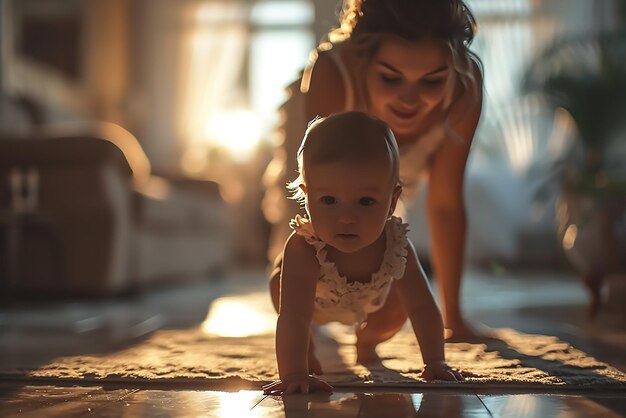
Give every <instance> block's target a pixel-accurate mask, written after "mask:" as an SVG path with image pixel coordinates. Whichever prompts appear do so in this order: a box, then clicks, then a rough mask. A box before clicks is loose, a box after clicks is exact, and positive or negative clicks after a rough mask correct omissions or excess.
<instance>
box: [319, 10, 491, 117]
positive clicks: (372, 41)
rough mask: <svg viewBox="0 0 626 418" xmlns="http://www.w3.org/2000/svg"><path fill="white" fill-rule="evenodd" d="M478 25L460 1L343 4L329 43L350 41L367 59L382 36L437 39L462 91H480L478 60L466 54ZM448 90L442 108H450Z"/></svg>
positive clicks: (451, 99)
mask: <svg viewBox="0 0 626 418" xmlns="http://www.w3.org/2000/svg"><path fill="white" fill-rule="evenodd" d="M476 30H477V25H476V20H475V19H474V15H473V14H472V12H471V11H470V10H469V8H468V7H467V5H466V4H465V2H464V1H463V0H344V2H343V7H342V10H341V12H340V27H339V28H337V29H335V30H333V31H331V32H330V33H329V34H328V38H329V40H330V41H331V42H337V41H341V40H344V39H347V38H350V40H351V42H352V43H353V44H354V45H355V46H356V48H357V51H358V52H359V53H360V54H362V55H365V56H366V57H368V58H370V57H371V56H373V55H374V53H375V52H376V50H377V48H378V47H379V46H380V43H381V41H382V40H383V39H384V37H385V36H388V35H395V36H398V37H401V38H404V39H406V40H409V41H419V40H424V39H437V40H441V41H443V42H444V43H445V44H446V45H447V46H448V48H449V50H450V57H451V64H452V67H453V69H454V71H453V73H456V75H457V76H458V77H459V81H460V83H461V85H462V86H463V88H464V89H465V90H472V89H477V88H479V83H478V80H476V77H475V76H474V71H473V68H472V67H473V63H476V64H478V65H479V66H480V67H481V69H482V63H481V61H480V59H479V58H478V57H477V56H476V55H475V54H474V53H473V52H471V51H470V50H469V46H470V44H471V43H472V41H473V39H474V34H475V33H476ZM451 90H452V89H448V92H449V94H448V95H447V97H446V101H445V103H444V106H445V107H446V108H449V107H450V106H451V105H452V101H453V98H452V96H451V95H452V91H451Z"/></svg>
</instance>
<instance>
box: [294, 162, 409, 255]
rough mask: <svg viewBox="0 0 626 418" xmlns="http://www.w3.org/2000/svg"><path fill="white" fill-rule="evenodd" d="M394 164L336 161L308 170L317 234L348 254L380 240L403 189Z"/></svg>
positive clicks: (310, 210)
mask: <svg viewBox="0 0 626 418" xmlns="http://www.w3.org/2000/svg"><path fill="white" fill-rule="evenodd" d="M390 164H391V163H390V162H385V161H381V160H376V161H372V162H345V161H342V162H333V163H323V164H319V163H316V164H309V165H308V166H307V167H306V169H305V178H306V194H307V211H308V213H309V217H310V219H311V223H312V226H313V229H314V230H315V233H316V235H317V236H318V238H320V239H321V240H322V241H324V242H325V243H326V244H328V245H330V246H332V247H334V248H336V249H337V250H339V251H341V252H345V253H354V252H357V251H359V250H361V249H363V248H365V247H367V246H369V245H371V244H373V243H374V242H375V241H376V240H377V239H378V238H380V236H381V234H382V232H383V230H384V227H385V221H386V220H387V218H388V217H389V215H390V214H391V213H390V211H391V210H392V205H393V208H395V201H396V200H397V198H398V195H399V190H398V191H396V184H394V182H392V179H391V166H390Z"/></svg>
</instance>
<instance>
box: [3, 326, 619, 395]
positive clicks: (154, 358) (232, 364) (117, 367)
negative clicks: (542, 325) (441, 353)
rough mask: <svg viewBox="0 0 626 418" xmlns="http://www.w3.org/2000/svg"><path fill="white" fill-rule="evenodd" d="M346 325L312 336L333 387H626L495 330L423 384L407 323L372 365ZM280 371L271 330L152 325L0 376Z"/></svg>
mask: <svg viewBox="0 0 626 418" xmlns="http://www.w3.org/2000/svg"><path fill="white" fill-rule="evenodd" d="M349 331H350V330H349V328H348V327H343V326H341V325H337V326H335V325H332V326H329V327H325V328H324V329H323V330H322V331H321V332H318V334H317V335H316V336H315V338H316V341H317V349H318V351H317V353H318V356H319V357H320V360H321V361H322V365H323V367H324V371H325V374H324V375H323V376H321V378H322V379H324V380H326V381H328V382H329V383H331V384H332V385H333V386H335V387H337V388H340V387H351V388H366V387H369V388H373V387H385V388H389V387H411V388H419V387H434V386H436V387H441V386H443V387H449V386H455V387H458V386H460V385H462V386H464V387H480V388H487V387H498V388H525V389H533V388H535V389H541V390H544V391H545V390H550V389H558V390H563V389H607V388H610V389H626V375H625V374H624V373H622V372H620V371H619V370H617V369H615V368H614V367H611V366H610V365H608V364H605V363H602V362H600V361H597V360H596V359H594V358H592V357H590V356H589V355H587V354H585V353H584V352H582V351H580V350H577V349H576V348H574V347H572V346H571V345H570V344H568V343H567V342H564V341H560V340H559V339H557V338H555V337H552V336H546V335H529V334H523V333H520V332H517V331H515V330H512V329H499V330H496V331H495V332H494V337H495V338H494V339H491V340H489V341H488V342H486V343H479V344H469V343H447V344H446V358H447V360H448V363H449V364H450V365H451V366H453V367H455V368H457V369H459V370H461V371H462V372H463V373H464V375H465V376H466V380H465V381H464V382H460V383H453V382H439V381H435V382H430V383H427V382H425V381H423V380H422V379H421V377H420V373H421V369H422V366H423V363H422V361H421V355H420V351H419V347H418V345H417V343H416V341H415V337H414V335H413V334H412V332H411V331H410V328H409V327H406V328H405V329H403V330H402V331H401V332H400V333H398V334H397V335H396V336H395V337H394V338H392V339H391V340H390V341H388V342H386V343H384V344H381V345H380V346H379V349H378V352H379V354H380V356H381V358H382V359H383V364H382V365H380V366H378V367H372V368H365V367H363V366H360V365H355V362H354V360H355V358H356V353H355V350H354V346H353V345H352V343H353V339H354V336H353V334H352V333H351V332H349ZM277 377H278V376H277V370H276V360H275V355H274V336H273V335H272V334H271V333H266V334H264V335H255V336H248V337H243V338H233V337H228V338H227V337H216V336H210V335H207V334H206V333H205V332H203V331H202V329H201V328H200V327H198V328H194V329H187V330H161V331H157V332H155V333H153V334H152V335H150V336H149V337H148V338H147V339H145V340H143V341H141V342H137V343H136V344H135V345H133V346H131V347H128V348H125V349H122V350H120V351H116V352H111V353H107V354H105V355H80V356H69V357H62V358H57V359H54V360H52V361H50V362H49V363H47V364H44V365H38V366H36V367H29V366H28V365H13V366H11V367H7V366H2V367H0V378H3V379H12V380H16V379H17V380H26V379H28V380H29V381H32V380H46V381H48V380H55V381H57V383H58V382H59V381H66V382H77V383H87V382H99V383H105V382H133V383H152V384H159V383H163V382H165V383H169V384H172V383H176V382H179V383H181V384H187V385H193V386H198V387H201V388H211V387H213V388H215V387H221V388H224V385H226V386H229V385H230V386H231V387H232V386H233V385H234V386H236V387H238V388H248V389H259V388H260V387H261V386H262V385H263V384H265V383H267V382H270V381H273V380H275V379H277Z"/></svg>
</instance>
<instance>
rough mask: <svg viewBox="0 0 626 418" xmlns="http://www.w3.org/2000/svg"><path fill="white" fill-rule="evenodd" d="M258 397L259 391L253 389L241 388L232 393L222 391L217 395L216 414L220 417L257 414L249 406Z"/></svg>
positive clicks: (233, 417)
mask: <svg viewBox="0 0 626 418" xmlns="http://www.w3.org/2000/svg"><path fill="white" fill-rule="evenodd" d="M258 397H259V392H258V391H253V390H241V391H239V392H234V393H231V392H222V393H221V394H220V397H219V406H218V408H217V415H216V416H218V417H222V418H240V417H252V416H259V415H257V414H256V413H255V411H254V410H251V408H250V406H251V405H254V403H255V401H257V398H258Z"/></svg>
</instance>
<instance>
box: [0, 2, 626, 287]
mask: <svg viewBox="0 0 626 418" xmlns="http://www.w3.org/2000/svg"><path fill="white" fill-rule="evenodd" d="M467 3H468V5H469V6H470V8H471V9H472V10H473V12H474V13H475V15H476V17H477V20H478V23H479V27H478V35H477V38H476V39H475V42H474V43H473V45H472V49H473V50H474V51H475V52H476V53H477V54H478V55H479V56H480V57H481V59H482V61H483V64H484V74H485V76H484V78H485V105H484V112H483V116H482V120H481V123H480V126H479V129H478V132H477V135H476V139H475V142H474V144H473V150H472V153H471V157H470V162H469V165H468V175H467V180H466V193H467V205H468V215H469V224H470V231H469V236H468V247H467V263H468V264H470V265H474V266H482V267H487V268H491V269H494V268H496V269H498V268H505V269H508V268H528V269H533V268H549V269H556V270H568V269H569V270H571V271H575V272H576V274H580V275H581V277H584V278H586V279H585V280H587V281H588V282H590V283H596V282H598V281H599V279H598V280H596V279H597V277H604V276H606V275H607V274H609V273H611V274H612V273H615V272H620V271H624V270H623V267H624V266H623V263H624V261H623V259H624V257H623V256H624V255H625V254H626V251H625V250H624V248H625V244H624V242H625V240H626V232H625V228H626V227H625V225H626V221H625V217H624V200H625V197H626V188H625V187H624V184H625V181H626V168H625V167H626V164H624V161H626V123H625V118H624V115H626V106H624V103H625V97H626V88H625V81H626V68H625V65H626V64H625V63H626V58H625V57H626V38H625V32H624V27H625V25H624V23H625V21H626V2H625V1H623V0H594V1H589V0H468V2H467ZM338 8H339V5H338V2H337V1H336V0H245V1H244V0H241V1H238V0H227V1H225V0H224V1H218V0H178V1H171V0H0V33H1V37H0V39H1V45H0V46H1V51H0V52H1V55H0V56H1V64H0V111H1V114H0V166H1V167H0V174H1V181H2V186H1V188H0V191H1V194H0V197H1V199H2V200H1V201H0V211H1V213H2V217H1V218H0V222H1V224H0V227H1V228H2V229H1V230H2V244H1V247H0V249H1V251H2V258H1V260H2V266H1V267H2V271H3V276H2V279H1V280H0V283H1V287H2V289H4V290H5V291H8V290H26V291H35V292H37V291H40V292H41V291H49V290H50V289H51V288H55V289H60V288H62V289H64V290H63V291H66V290H67V291H74V290H77V291H78V293H91V294H107V293H109V292H111V293H115V292H117V291H120V290H124V289H127V288H129V287H141V286H147V285H148V284H149V283H152V281H153V280H154V281H155V282H156V281H157V279H156V278H159V279H158V280H160V278H161V277H177V278H180V277H182V276H185V275H192V276H193V275H198V274H204V273H207V272H211V271H213V272H214V271H224V269H228V268H231V267H233V266H235V267H250V266H252V267H261V268H264V267H265V263H266V250H267V248H266V246H267V241H268V226H267V224H266V222H265V220H264V218H263V215H262V214H261V211H260V201H261V198H262V194H263V190H262V186H261V180H260V179H261V176H262V174H263V171H264V169H265V166H266V165H267V163H268V162H269V160H270V158H271V156H272V146H273V145H272V144H273V140H274V136H275V127H276V125H277V123H278V117H279V115H278V113H277V109H278V107H279V106H280V104H281V103H282V102H283V101H284V100H285V99H286V94H285V89H284V88H285V87H286V86H287V85H288V84H289V83H290V82H292V81H293V80H295V79H296V78H297V77H298V73H299V71H300V70H301V69H302V68H303V66H304V65H305V63H306V62H307V60H308V56H309V52H310V51H311V49H312V48H314V47H315V46H316V44H317V43H318V42H319V40H321V39H322V38H323V36H324V35H325V34H326V32H327V31H328V30H329V29H330V28H332V27H334V26H335V25H336V21H337V13H338ZM111 145H113V146H111ZM422 200H423V197H422ZM415 224H416V226H415V228H414V229H416V230H418V231H420V234H419V237H418V238H417V239H418V242H417V246H418V249H419V250H420V252H423V253H427V248H428V237H427V234H425V233H421V232H424V231H425V230H426V227H425V224H424V221H423V219H419V218H418V219H416V220H415ZM81 268H82V270H81ZM98 274H99V275H100V276H99V277H101V278H100V279H96V278H95V276H96V275H98ZM85 277H90V279H89V283H84V282H85ZM594 280H595V281H594ZM50 281H53V282H55V283H56V285H54V287H53V286H51V285H50ZM622 281H624V280H622ZM59 283H62V285H59Z"/></svg>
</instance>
